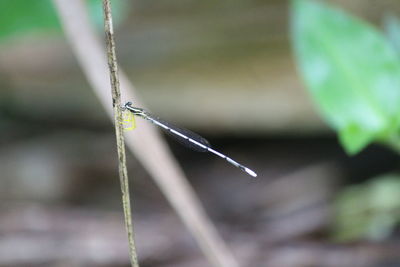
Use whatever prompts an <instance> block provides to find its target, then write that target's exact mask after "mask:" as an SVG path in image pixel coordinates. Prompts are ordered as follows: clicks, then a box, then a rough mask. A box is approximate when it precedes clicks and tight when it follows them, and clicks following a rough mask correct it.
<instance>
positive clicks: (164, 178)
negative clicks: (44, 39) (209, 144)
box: [53, 0, 239, 267]
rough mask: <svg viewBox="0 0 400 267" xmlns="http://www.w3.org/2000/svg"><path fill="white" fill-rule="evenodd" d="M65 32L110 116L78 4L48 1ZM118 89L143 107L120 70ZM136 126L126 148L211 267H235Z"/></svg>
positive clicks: (155, 142)
mask: <svg viewBox="0 0 400 267" xmlns="http://www.w3.org/2000/svg"><path fill="white" fill-rule="evenodd" d="M53 1H54V3H55V6H56V9H57V12H58V14H59V16H60V19H61V24H62V26H63V29H64V32H65V34H66V36H67V39H68V41H69V42H70V45H71V48H72V50H73V52H74V54H75V57H76V58H77V60H78V62H79V64H80V66H81V68H82V70H83V72H84V74H85V76H86V78H87V79H88V81H89V83H90V85H91V87H92V89H93V92H94V93H95V94H96V96H97V97H98V98H99V100H100V102H101V104H102V106H103V107H104V109H105V110H106V111H107V113H108V114H109V115H110V116H111V117H112V109H111V108H110V107H111V103H110V102H111V100H110V98H111V97H110V95H109V94H110V92H109V89H108V88H107V86H106V85H107V83H108V81H107V68H106V66H107V62H106V59H105V57H104V54H105V53H104V50H103V46H102V44H101V42H100V41H99V40H98V38H97V36H96V33H95V30H94V29H93V27H92V26H91V24H90V21H89V17H88V12H87V9H86V6H85V4H84V2H83V1H82V0H69V1H65V0H53ZM119 74H120V82H121V91H122V93H123V94H122V95H123V96H124V99H125V100H126V101H131V100H133V101H134V103H135V105H138V106H140V107H145V105H144V104H143V103H142V101H141V100H140V97H139V96H138V95H137V93H136V91H135V89H134V87H133V85H132V83H131V82H130V81H129V80H128V78H127V77H126V75H124V73H123V71H122V69H121V68H119ZM136 123H137V128H136V129H135V131H131V132H129V133H127V135H126V142H127V146H128V147H129V149H130V150H131V151H132V152H133V153H134V154H135V156H136V158H137V159H138V160H139V161H140V162H141V163H142V164H143V166H144V167H145V169H146V170H147V171H148V172H149V174H150V175H151V177H152V178H153V179H154V181H155V183H156V184H157V185H158V187H159V188H160V190H161V191H162V192H163V194H164V195H165V197H166V198H167V200H168V201H169V202H170V204H171V205H172V207H173V208H174V209H175V211H176V213H177V214H178V215H179V217H180V218H181V219H182V221H183V222H184V223H185V225H186V227H187V228H188V229H189V231H190V232H191V234H192V235H193V237H194V238H195V239H196V241H197V243H198V244H199V246H200V248H201V249H202V250H203V253H204V254H205V255H206V257H207V258H208V260H209V261H210V262H211V263H212V265H213V266H218V267H237V266H239V265H238V263H237V262H236V260H235V258H234V257H233V255H232V253H231V252H230V251H229V249H228V248H227V246H226V244H225V242H224V241H223V240H222V238H221V237H220V236H219V234H218V232H217V230H216V228H215V226H214V225H213V223H212V222H211V220H210V219H209V218H208V216H207V214H206V213H205V211H204V209H203V207H202V205H201V203H200V201H199V199H198V198H197V196H196V194H195V192H194V190H193V188H192V187H191V185H190V184H189V183H188V182H187V179H186V178H185V175H184V173H183V172H182V170H181V168H180V167H179V165H178V163H177V162H176V160H175V159H174V157H173V156H172V153H171V151H170V150H169V149H168V146H167V145H166V143H165V141H164V140H162V139H161V137H160V135H159V133H158V132H157V131H156V129H155V128H154V127H153V126H151V125H149V124H148V123H146V122H142V121H139V120H138V121H137V122H136Z"/></svg>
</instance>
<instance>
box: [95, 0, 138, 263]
mask: <svg viewBox="0 0 400 267" xmlns="http://www.w3.org/2000/svg"><path fill="white" fill-rule="evenodd" d="M103 11H104V32H105V35H106V44H107V59H108V68H109V70H110V83H111V95H112V105H113V110H114V126H115V135H116V139H117V150H118V162H119V166H118V167H119V179H120V183H121V192H122V206H123V210H124V216H125V226H126V231H127V233H128V242H129V256H130V260H131V265H132V266H134V267H139V263H138V260H137V255H136V247H135V240H134V237H133V223H132V215H131V204H130V203H131V202H130V197H129V181H128V171H127V169H126V155H125V142H124V135H123V130H124V129H123V127H122V110H121V91H120V88H119V77H118V64H117V55H116V52H115V40H114V29H113V25H112V15H111V3H110V1H109V0H103Z"/></svg>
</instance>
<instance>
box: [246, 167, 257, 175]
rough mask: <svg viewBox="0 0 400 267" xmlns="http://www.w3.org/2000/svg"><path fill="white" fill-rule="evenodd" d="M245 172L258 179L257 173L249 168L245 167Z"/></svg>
mask: <svg viewBox="0 0 400 267" xmlns="http://www.w3.org/2000/svg"><path fill="white" fill-rule="evenodd" d="M244 170H245V172H247V173H248V174H249V175H251V176H253V177H257V173H255V172H254V171H252V170H250V169H249V168H247V167H244Z"/></svg>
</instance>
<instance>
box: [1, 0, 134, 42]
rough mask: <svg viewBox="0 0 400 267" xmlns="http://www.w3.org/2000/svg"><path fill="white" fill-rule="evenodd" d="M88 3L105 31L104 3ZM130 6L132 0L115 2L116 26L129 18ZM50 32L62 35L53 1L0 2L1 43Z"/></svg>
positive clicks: (88, 0)
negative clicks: (22, 36)
mask: <svg viewBox="0 0 400 267" xmlns="http://www.w3.org/2000/svg"><path fill="white" fill-rule="evenodd" d="M66 1H67V2H68V0H66ZM87 3H88V10H89V12H90V16H91V17H92V20H93V21H94V23H95V24H96V25H97V26H98V28H101V29H102V28H103V10H102V1H101V0H87ZM129 4H130V1H129V0H117V1H112V7H113V15H114V16H113V17H114V24H115V25H117V24H118V23H119V22H121V21H122V20H123V19H124V18H126V17H127V14H128V11H129ZM49 30H52V31H57V32H60V25H59V21H58V17H57V14H56V12H55V9H54V6H53V4H52V1H51V0H0V40H4V39H7V38H10V37H14V36H17V35H22V34H27V33H36V32H47V31H49Z"/></svg>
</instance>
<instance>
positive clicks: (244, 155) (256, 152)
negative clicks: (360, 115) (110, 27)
mask: <svg viewBox="0 0 400 267" xmlns="http://www.w3.org/2000/svg"><path fill="white" fill-rule="evenodd" d="M29 2H30V3H29V4H27V1H21V0H19V1H10V0H8V1H5V0H3V1H2V3H0V7H2V8H1V9H0V22H1V24H0V38H1V39H0V129H1V131H0V135H1V138H0V140H1V141H0V142H1V146H0V170H1V174H0V177H1V178H0V199H1V201H0V203H1V204H0V266H129V259H128V254H127V246H126V236H125V228H124V224H123V216H122V209H121V204H120V186H119V182H118V172H117V162H116V151H115V137H114V129H113V126H112V123H111V122H110V121H109V119H108V118H107V116H106V114H105V112H104V110H103V108H102V106H101V105H100V103H99V102H98V100H97V98H96V97H95V95H94V93H93V91H92V89H91V88H90V86H89V84H88V82H87V81H86V78H85V77H84V75H83V73H82V70H81V69H80V67H79V65H78V63H77V60H76V59H75V58H74V56H73V54H72V50H71V48H70V47H69V45H68V43H67V41H66V38H65V36H64V35H63V33H62V30H61V28H60V27H59V26H58V23H57V15H56V13H55V10H54V8H53V6H52V3H51V2H50V1H44V0H43V1H29ZM39 2H40V3H39ZM92 2H94V1H92ZM97 2H100V1H97ZM114 2H116V1H114ZM331 2H333V3H335V4H337V5H338V6H339V7H341V8H342V9H344V10H347V11H348V12H351V13H352V14H354V15H356V16H358V17H361V18H363V19H365V20H367V21H369V22H370V23H373V24H375V25H376V26H377V27H381V25H382V21H383V18H384V16H385V14H387V13H388V12H392V13H394V14H400V3H399V2H398V1H395V0H381V1H373V0H357V1H343V0H338V1H331ZM89 4H90V6H91V7H92V6H93V8H91V12H92V14H93V21H94V23H97V24H98V25H99V36H100V37H102V36H103V35H102V34H103V33H102V32H101V25H102V21H101V18H102V17H101V10H100V9H98V7H97V8H96V6H95V5H92V4H91V3H89ZM116 5H120V7H116V9H117V10H116V12H117V13H116V14H118V15H117V17H118V19H117V20H118V21H117V24H116V38H117V40H116V42H117V53H118V58H119V60H120V62H119V63H120V65H121V67H122V68H123V69H124V70H125V71H126V72H127V74H128V75H129V78H130V79H131V81H132V82H133V84H134V85H135V86H136V88H137V91H138V93H139V94H140V95H141V97H142V99H143V100H144V101H145V103H146V105H147V106H148V107H149V108H150V110H151V111H152V112H153V113H154V114H157V115H159V116H160V117H162V118H165V119H167V120H168V121H172V122H174V123H175V124H177V125H180V126H183V127H186V128H189V129H191V130H193V131H195V132H197V133H199V134H201V135H203V136H204V137H206V138H207V139H208V140H209V141H210V142H211V144H213V147H215V148H216V149H217V150H219V151H221V152H224V153H226V154H227V155H229V156H231V157H232V158H234V159H236V160H238V161H239V162H242V163H244V164H245V165H248V166H249V167H251V168H253V169H254V170H255V171H256V172H257V173H258V175H259V178H257V179H251V178H249V177H247V176H246V175H245V174H243V173H242V172H240V171H239V170H237V169H236V168H234V167H232V166H230V165H229V164H227V163H226V162H224V161H223V160H221V159H219V158H217V157H214V156H212V155H209V154H205V153H196V152H193V151H191V150H188V149H186V148H185V147H182V146H181V145H180V144H177V143H175V142H174V141H171V142H170V139H167V141H168V143H170V145H171V149H172V151H173V152H174V155H175V156H176V158H177V160H178V161H179V162H180V164H181V166H182V168H183V169H184V171H185V173H186V174H187V177H188V178H189V180H190V183H191V184H192V185H193V187H194V188H195V190H196V192H197V193H198V195H199V198H200V199H201V201H202V203H203V204H204V206H205V209H206V211H207V213H208V214H209V215H210V217H211V218H212V220H213V221H214V222H215V224H216V226H217V228H218V230H219V232H220V233H221V234H222V236H223V238H224V239H225V240H226V241H227V243H228V245H229V247H230V248H231V249H232V250H233V251H234V254H235V255H236V257H237V258H238V260H239V262H241V263H242V264H243V266H250V267H252V266H254V267H260V266H280V267H286V266H293V267H297V266H343V267H348V266H384V267H386V266H400V256H399V253H398V252H399V251H400V242H399V240H400V239H399V231H398V230H399V228H398V226H399V225H398V220H399V214H400V213H399V211H400V209H399V205H400V199H399V196H400V181H399V179H398V174H397V173H398V168H399V155H398V153H396V152H394V151H392V150H390V149H389V148H386V147H383V146H379V145H371V146H368V148H366V149H365V150H363V151H362V152H361V153H359V154H357V155H356V156H353V157H348V156H347V155H346V153H345V152H344V150H343V148H342V147H341V146H340V145H339V143H338V141H337V138H336V135H335V133H334V132H333V131H332V130H330V128H329V127H328V126H327V125H326V124H325V123H324V122H323V120H322V119H321V118H320V116H319V115H318V114H317V111H316V109H315V107H314V105H313V103H312V101H311V98H310V96H309V94H308V92H307V90H306V89H305V87H304V85H303V83H302V80H301V78H300V76H299V75H298V73H297V72H296V62H295V58H294V55H293V53H292V48H291V42H290V37H289V24H290V12H289V10H290V2H289V1H277V0H264V1H257V0H253V1H246V0H239V1H233V2H232V1H225V0H223V1H219V2H217V3H216V2H214V1H192V0H185V1H174V0H169V1H149V0H137V1H121V2H120V3H119V4H116ZM41 12H42V13H41ZM99 12H100V13H99ZM96 14H97V15H96ZM99 14H100V15H99ZM96 16H97V17H96ZM128 162H129V170H128V171H129V173H130V174H131V176H132V180H131V187H132V188H131V190H132V192H133V193H132V196H133V201H134V208H133V210H134V214H135V216H134V220H135V224H136V225H135V227H136V229H135V233H136V240H137V246H138V254H139V259H140V262H141V266H142V267H146V266H154V267H156V266H163V267H164V266H165V267H167V266H182V267H183V266H188V267H191V266H193V267H197V266H210V265H209V263H208V262H207V261H206V259H205V258H204V256H203V255H202V254H201V251H200V249H199V248H198V246H197V245H196V243H195V241H194V240H193V238H192V237H191V235H190V234H189V232H188V231H187V230H186V228H185V226H184V225H183V223H181V221H180V220H179V218H178V217H177V216H176V214H175V213H174V211H173V210H172V209H171V207H170V206H169V204H168V203H167V201H166V199H165V198H164V197H163V195H162V193H161V192H160V190H159V189H158V188H157V186H156V185H155V184H154V183H153V181H152V179H151V177H149V175H148V174H147V173H146V171H145V170H144V169H143V167H142V166H141V165H140V164H139V163H138V162H137V160H136V159H135V158H134V157H133V156H132V155H131V154H129V155H128ZM371 199H372V200H371ZM374 200H377V201H378V202H379V201H380V202H379V203H381V202H382V201H383V202H384V204H382V205H381V206H379V205H377V206H378V208H376V209H369V208H370V207H369V206H367V204H366V203H375V202H373V201H374ZM379 207H381V208H379Z"/></svg>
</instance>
